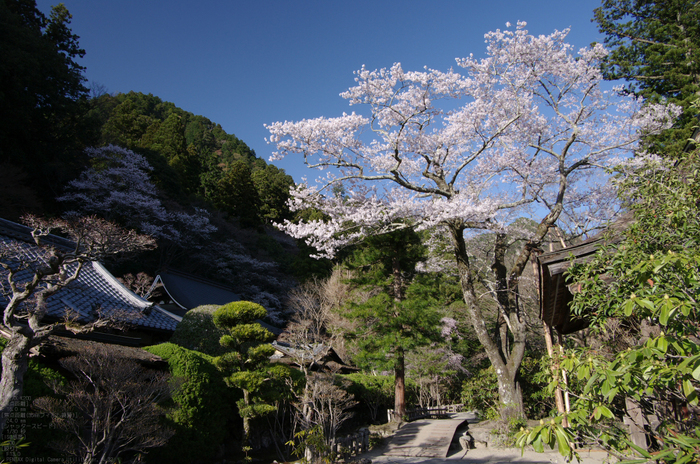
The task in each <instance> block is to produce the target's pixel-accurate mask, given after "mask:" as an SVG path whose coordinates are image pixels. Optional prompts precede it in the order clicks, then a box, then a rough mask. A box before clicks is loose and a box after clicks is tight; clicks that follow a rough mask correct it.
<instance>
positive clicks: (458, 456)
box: [356, 413, 608, 464]
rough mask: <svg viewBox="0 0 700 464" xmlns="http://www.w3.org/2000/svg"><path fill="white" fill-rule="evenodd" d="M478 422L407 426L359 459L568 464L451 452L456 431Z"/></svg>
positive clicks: (584, 461) (592, 457)
mask: <svg viewBox="0 0 700 464" xmlns="http://www.w3.org/2000/svg"><path fill="white" fill-rule="evenodd" d="M465 422H467V423H474V422H477V418H476V416H474V414H472V413H458V414H452V415H451V419H435V420H418V421H413V422H410V423H408V424H404V425H403V426H402V427H401V428H400V429H399V430H398V431H397V432H396V433H395V434H394V436H393V437H391V438H390V439H388V443H387V444H386V445H385V446H383V447H381V448H379V449H375V450H372V451H370V452H368V453H364V454H362V455H360V456H357V459H356V460H360V459H364V458H367V459H371V460H372V463H373V464H457V463H455V462H454V461H462V462H469V463H478V464H506V463H510V462H516V463H520V464H566V462H567V461H566V460H565V459H564V457H563V456H561V455H560V454H559V453H558V452H556V451H547V452H544V453H537V452H535V451H533V450H526V451H524V452H523V451H521V450H520V449H513V448H509V449H500V448H482V449H470V450H463V449H460V447H459V446H456V447H455V446H453V447H452V448H450V444H451V443H452V442H453V438H454V435H455V431H456V430H457V428H458V427H459V426H460V425H462V424H463V423H465ZM579 455H580V457H581V464H603V463H605V462H607V460H608V454H607V453H605V452H603V451H599V450H579Z"/></svg>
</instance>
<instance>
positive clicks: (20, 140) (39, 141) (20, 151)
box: [0, 0, 94, 202]
mask: <svg viewBox="0 0 700 464" xmlns="http://www.w3.org/2000/svg"><path fill="white" fill-rule="evenodd" d="M70 22H71V15H70V13H69V12H68V10H67V9H66V7H65V6H64V5H63V4H59V5H58V6H55V7H53V9H52V11H51V14H50V16H49V18H47V17H46V16H44V14H43V13H41V12H40V11H39V10H38V9H37V6H36V3H35V2H34V1H33V0H1V1H0V50H2V59H0V89H1V90H0V163H3V164H11V165H13V166H16V167H19V168H21V169H23V170H24V171H25V172H26V174H27V180H26V182H27V185H30V186H31V187H32V189H33V190H34V191H35V192H37V193H39V195H40V196H41V197H43V198H42V199H43V200H44V201H45V202H47V201H50V200H51V199H52V197H53V194H54V193H55V192H56V190H57V189H58V188H59V186H60V185H61V183H62V182H63V181H64V180H65V179H66V178H70V177H72V176H74V175H75V173H76V172H77V171H79V170H80V168H81V167H82V165H81V161H82V160H83V158H82V157H80V156H76V153H78V154H79V153H80V151H81V150H82V149H83V148H84V146H85V144H88V143H90V142H91V141H92V138H93V137H92V135H93V134H94V131H93V130H92V126H91V125H90V123H89V120H88V119H87V118H86V114H87V109H88V108H87V93H88V91H87V89H86V88H85V86H84V85H83V82H84V81H85V78H84V76H83V69H84V68H83V67H82V66H80V65H79V64H78V61H77V60H78V59H79V58H82V57H83V55H84V54H85V51H84V50H83V49H81V48H80V46H79V44H78V36H76V35H74V34H73V33H72V31H71V30H70V27H69V26H70ZM4 197H5V195H0V198H4Z"/></svg>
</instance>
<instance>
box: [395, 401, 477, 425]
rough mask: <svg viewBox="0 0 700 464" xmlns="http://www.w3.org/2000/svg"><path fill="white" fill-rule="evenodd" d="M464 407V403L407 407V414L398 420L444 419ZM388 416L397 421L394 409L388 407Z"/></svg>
mask: <svg viewBox="0 0 700 464" xmlns="http://www.w3.org/2000/svg"><path fill="white" fill-rule="evenodd" d="M463 407H464V405H463V404H448V405H443V406H434V407H430V408H413V409H407V410H406V415H405V416H404V417H402V418H398V420H404V419H405V420H407V421H408V422H411V421H413V420H416V419H443V418H445V417H447V415H448V414H454V413H456V412H460V411H461V410H462V408H463ZM387 416H388V417H389V422H397V421H398V420H397V418H396V417H395V415H394V410H393V409H387Z"/></svg>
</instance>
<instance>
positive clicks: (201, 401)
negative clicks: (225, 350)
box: [145, 343, 237, 463]
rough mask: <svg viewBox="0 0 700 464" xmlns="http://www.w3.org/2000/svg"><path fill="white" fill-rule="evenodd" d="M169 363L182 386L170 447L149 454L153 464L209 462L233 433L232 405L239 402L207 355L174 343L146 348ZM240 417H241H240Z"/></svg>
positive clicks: (177, 395)
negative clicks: (160, 463)
mask: <svg viewBox="0 0 700 464" xmlns="http://www.w3.org/2000/svg"><path fill="white" fill-rule="evenodd" d="M145 350H146V351H148V352H150V353H153V354H155V355H157V356H160V357H161V358H163V359H165V360H166V361H168V365H169V366H170V373H171V374H172V375H173V377H174V378H175V381H179V382H181V384H180V385H179V388H178V390H177V391H176V393H175V395H173V401H174V410H173V411H172V412H171V413H170V414H169V415H168V418H169V419H170V420H171V421H172V427H173V428H174V429H175V436H173V437H172V438H171V439H170V441H169V442H168V444H167V445H166V446H165V447H163V448H159V449H155V450H153V451H151V452H150V453H149V456H148V458H149V461H150V462H169V463H196V462H209V461H211V459H213V458H215V457H216V455H217V453H218V452H219V451H220V450H221V449H222V445H223V443H224V440H225V439H226V437H227V433H228V432H229V430H228V427H229V426H230V425H232V424H229V422H228V421H229V418H230V417H233V413H232V410H233V408H232V405H233V404H234V403H235V400H236V399H237V398H235V397H234V395H233V390H232V389H229V388H228V387H227V386H226V383H225V382H224V377H223V375H222V374H221V373H220V372H219V370H218V369H217V368H216V367H215V366H214V362H213V358H212V357H211V356H209V355H207V354H204V353H199V352H197V351H192V350H188V349H186V348H183V347H181V346H178V345H176V344H174V343H163V344H160V345H155V346H150V347H146V348H145ZM236 417H237V415H236Z"/></svg>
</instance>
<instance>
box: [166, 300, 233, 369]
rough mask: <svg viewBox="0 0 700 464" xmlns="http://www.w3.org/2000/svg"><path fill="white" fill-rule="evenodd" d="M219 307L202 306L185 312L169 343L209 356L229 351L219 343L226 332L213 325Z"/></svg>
mask: <svg viewBox="0 0 700 464" xmlns="http://www.w3.org/2000/svg"><path fill="white" fill-rule="evenodd" d="M220 307H221V306H219V305H203V306H198V307H196V308H194V309H191V310H189V311H187V313H185V316H184V317H183V318H182V321H181V322H180V323H179V324H178V325H177V328H176V329H175V333H173V336H172V337H171V338H170V342H171V343H175V344H176V345H180V346H182V347H184V348H187V349H188V350H195V351H199V352H201V353H206V354H208V355H210V356H221V355H222V354H224V353H226V352H227V351H229V350H228V349H227V348H224V347H222V346H221V344H220V343H219V339H220V338H221V336H222V335H225V334H227V333H228V332H227V331H226V330H224V329H220V328H218V327H217V326H216V325H215V324H214V312H215V311H216V310H217V309H219V308H220Z"/></svg>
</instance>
